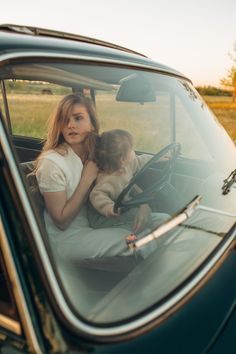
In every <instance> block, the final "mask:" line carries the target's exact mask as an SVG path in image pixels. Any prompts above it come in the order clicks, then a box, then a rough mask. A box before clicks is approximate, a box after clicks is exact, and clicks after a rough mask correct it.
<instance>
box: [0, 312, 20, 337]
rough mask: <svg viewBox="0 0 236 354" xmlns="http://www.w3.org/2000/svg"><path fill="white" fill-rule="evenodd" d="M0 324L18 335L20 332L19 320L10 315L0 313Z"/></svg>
mask: <svg viewBox="0 0 236 354" xmlns="http://www.w3.org/2000/svg"><path fill="white" fill-rule="evenodd" d="M0 326H1V327H4V328H6V329H8V330H9V331H11V332H13V333H15V334H17V335H18V336H20V335H21V334H22V331H21V325H20V323H19V322H17V321H15V320H13V319H12V318H10V317H7V316H4V315H1V314H0Z"/></svg>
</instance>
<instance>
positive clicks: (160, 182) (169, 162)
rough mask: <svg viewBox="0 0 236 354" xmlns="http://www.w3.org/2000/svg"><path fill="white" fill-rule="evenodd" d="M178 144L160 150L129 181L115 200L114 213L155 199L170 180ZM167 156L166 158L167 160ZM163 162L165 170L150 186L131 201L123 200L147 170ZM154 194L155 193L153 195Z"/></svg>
mask: <svg viewBox="0 0 236 354" xmlns="http://www.w3.org/2000/svg"><path fill="white" fill-rule="evenodd" d="M180 147H181V146H180V144H179V143H172V144H169V145H167V146H166V147H164V148H163V149H161V150H160V151H159V152H158V153H157V154H155V155H154V156H153V157H152V158H151V159H150V160H149V161H148V162H147V163H146V164H145V165H144V166H143V168H142V169H141V170H140V171H139V172H138V173H137V174H136V175H134V177H133V178H132V179H131V181H130V182H129V184H128V185H127V186H126V187H125V188H124V189H123V191H122V192H121V193H120V195H119V196H118V198H117V201H116V202H115V205H114V212H115V213H117V212H118V211H119V212H120V213H122V212H124V211H125V210H127V209H130V208H132V207H134V206H137V205H140V204H145V203H148V202H150V201H152V200H153V199H154V198H155V193H156V192H157V191H158V190H160V189H161V188H162V187H163V186H164V184H165V183H166V182H167V181H168V180H170V177H171V174H172V170H173V166H174V163H175V161H176V158H177V157H178V155H179V153H180ZM167 155H169V156H168V158H167ZM162 159H163V161H164V162H165V165H166V166H165V168H164V169H163V170H162V171H161V176H160V178H158V179H157V180H156V181H155V182H154V183H152V184H151V185H150V186H148V187H147V188H145V190H144V191H141V193H139V194H137V195H135V196H134V197H132V199H129V200H124V199H125V196H127V195H128V193H129V192H130V191H131V189H132V187H133V186H134V185H135V184H136V185H138V181H139V180H140V179H141V178H142V177H143V176H144V174H145V173H146V172H147V170H148V169H151V168H154V165H155V164H156V163H157V162H159V161H161V160H162ZM154 192H155V193H154Z"/></svg>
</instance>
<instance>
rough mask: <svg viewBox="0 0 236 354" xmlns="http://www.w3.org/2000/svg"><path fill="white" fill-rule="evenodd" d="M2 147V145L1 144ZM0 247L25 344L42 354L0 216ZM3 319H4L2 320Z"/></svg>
mask: <svg viewBox="0 0 236 354" xmlns="http://www.w3.org/2000/svg"><path fill="white" fill-rule="evenodd" d="M1 128H2V125H0V136H1V139H2V138H3V139H4V137H3V136H2V135H3V134H2V131H1ZM3 145H4V143H3ZM0 247H1V250H2V254H3V259H4V262H5V265H6V270H7V272H8V275H9V278H10V281H11V282H12V284H13V287H12V288H13V293H14V299H15V302H16V305H17V309H18V312H19V315H20V319H21V322H22V326H23V329H24V332H25V335H26V338H27V343H28V346H29V349H30V350H33V352H35V353H38V354H40V353H42V351H41V349H40V345H39V343H38V339H37V336H36V334H35V331H34V327H33V324H32V321H31V317H30V313H29V311H28V307H27V302H26V299H25V296H24V292H23V289H22V286H21V283H20V279H19V277H18V273H17V269H16V266H15V262H14V259H13V257H12V253H11V249H10V246H9V243H8V239H7V236H6V233H5V230H4V226H3V223H2V219H1V216H0ZM4 317H5V318H4ZM4 317H3V316H0V325H2V326H4V327H5V328H6V329H8V330H11V331H13V332H14V333H15V334H18V335H20V334H22V328H21V324H20V323H19V322H17V321H14V320H11V321H10V319H9V318H8V321H7V318H6V316H4Z"/></svg>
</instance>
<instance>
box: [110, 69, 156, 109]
mask: <svg viewBox="0 0 236 354" xmlns="http://www.w3.org/2000/svg"><path fill="white" fill-rule="evenodd" d="M116 100H117V101H125V102H139V103H145V102H155V101H156V95H155V91H154V89H153V88H152V86H151V84H150V83H149V82H148V80H147V79H146V78H144V77H143V76H142V75H136V74H133V75H130V76H129V77H126V78H125V79H122V80H121V81H120V88H119V90H118V92H117V95H116Z"/></svg>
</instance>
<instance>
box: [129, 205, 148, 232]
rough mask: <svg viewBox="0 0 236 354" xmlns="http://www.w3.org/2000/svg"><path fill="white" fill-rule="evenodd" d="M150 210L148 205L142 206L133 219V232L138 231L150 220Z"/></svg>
mask: <svg viewBox="0 0 236 354" xmlns="http://www.w3.org/2000/svg"><path fill="white" fill-rule="evenodd" d="M150 215H151V208H150V207H149V205H148V204H142V205H140V207H139V208H138V211H137V213H136V215H135V218H134V225H133V232H134V233H136V232H137V231H140V230H141V229H142V228H144V226H145V225H146V224H147V223H148V221H149V220H150Z"/></svg>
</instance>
